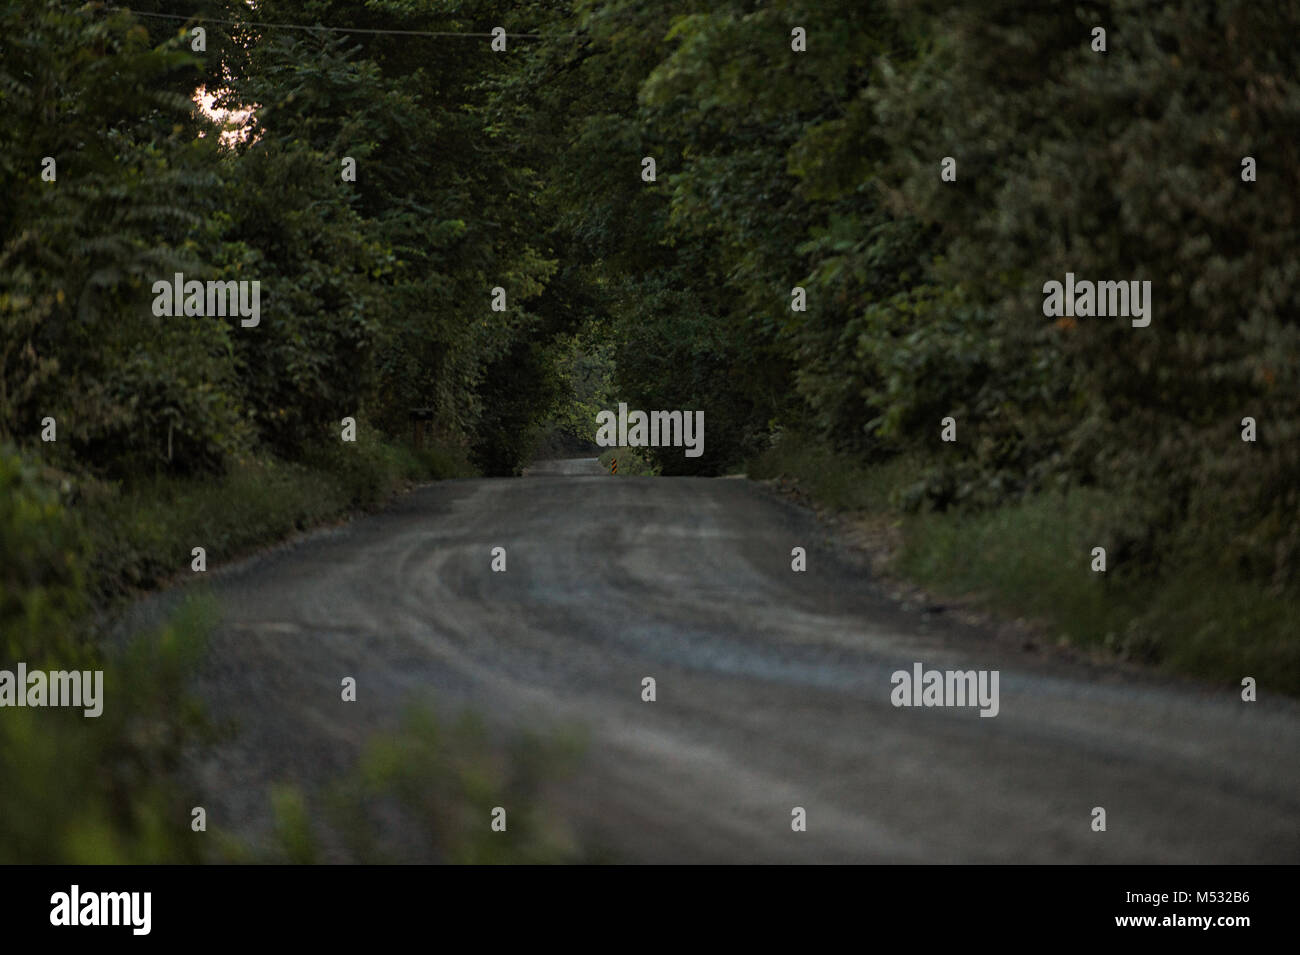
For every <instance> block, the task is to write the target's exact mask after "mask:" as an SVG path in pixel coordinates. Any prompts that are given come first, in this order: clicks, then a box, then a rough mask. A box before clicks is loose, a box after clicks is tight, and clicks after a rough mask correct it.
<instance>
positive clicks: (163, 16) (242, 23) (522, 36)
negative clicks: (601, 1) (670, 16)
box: [100, 7, 578, 40]
mask: <svg viewBox="0 0 1300 955" xmlns="http://www.w3.org/2000/svg"><path fill="white" fill-rule="evenodd" d="M100 9H102V10H116V11H119V12H121V13H129V14H131V15H133V16H137V17H154V18H156V19H159V20H181V21H183V22H186V23H188V22H190V21H191V20H192V21H195V22H198V23H220V24H222V25H224V26H235V27H269V28H271V29H280V30H306V31H308V32H309V33H368V34H372V35H375V36H428V37H493V36H495V34H492V33H446V32H439V31H434V30H374V29H369V28H366V27H326V26H307V25H306V24H302V23H268V22H266V21H257V20H220V19H217V18H215V17H202V16H183V15H181V14H177V13H147V12H145V11H144V10H132V9H131V8H129V7H101V8H100ZM577 35H578V34H576V33H507V34H506V36H507V38H509V39H512V40H544V39H553V38H556V37H573V36H577Z"/></svg>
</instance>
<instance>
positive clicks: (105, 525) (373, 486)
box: [77, 441, 475, 601]
mask: <svg viewBox="0 0 1300 955" xmlns="http://www.w3.org/2000/svg"><path fill="white" fill-rule="evenodd" d="M473 473H475V472H474V470H473V468H472V467H470V465H469V464H468V463H467V461H466V460H465V458H464V456H463V455H462V454H460V453H459V452H458V450H457V449H452V448H443V447H432V448H427V449H423V450H421V451H418V452H416V451H413V450H411V449H409V448H405V447H399V446H393V445H389V444H385V443H381V442H379V441H368V442H364V443H363V442H358V443H357V444H355V445H352V444H348V445H344V444H343V443H342V442H340V443H339V445H338V446H331V447H328V448H324V449H319V450H317V451H316V452H315V453H314V454H313V455H311V456H310V457H309V459H308V463H305V464H292V463H286V462H283V461H277V460H275V459H270V458H266V459H249V460H245V461H242V462H239V463H237V464H235V465H234V466H233V467H232V468H231V469H230V470H229V471H228V472H227V473H225V474H222V475H211V476H205V477H198V478H174V477H157V478H146V479H143V480H139V481H136V482H133V483H131V484H130V485H127V486H122V485H120V484H115V485H103V484H101V485H91V486H88V487H87V488H86V489H85V492H84V495H83V498H82V500H81V502H80V503H79V505H78V507H77V510H78V511H80V512H81V513H82V515H83V517H84V519H85V521H86V524H87V526H88V527H89V529H90V533H91V538H92V542H93V547H92V554H93V558H92V562H91V581H92V585H93V589H94V595H95V597H96V598H97V599H98V600H100V601H105V600H110V599H112V598H113V597H114V596H117V595H120V594H122V593H124V592H129V591H131V590H135V589H140V588H148V587H153V586H156V585H158V584H159V583H160V582H162V581H164V580H166V579H167V578H169V577H171V576H172V575H175V574H178V573H182V572H188V571H189V569H190V562H191V559H192V558H191V551H192V549H193V548H194V547H203V548H204V549H205V551H206V554H207V561H208V566H209V568H211V567H213V566H214V565H217V564H220V563H221V562H223V561H227V560H231V559H233V558H236V557H239V556H241V555H243V554H245V553H247V552H248V551H250V550H251V549H253V548H256V547H258V546H262V545H265V544H268V543H272V542H274V541H276V540H280V539H282V538H284V537H286V536H288V535H289V534H292V533H294V532H295V531H300V530H305V529H306V528H309V527H313V526H316V525H319V524H322V523H325V522H327V521H331V520H335V519H338V518H341V517H344V516H346V515H348V514H350V513H353V512H356V511H362V510H368V509H371V508H374V507H376V506H378V505H379V504H381V503H382V502H383V501H385V500H387V499H388V498H389V497H391V495H392V494H394V493H396V492H397V491H398V490H400V489H401V488H402V487H405V486H407V485H409V484H410V483H412V482H416V481H424V480H431V479H440V478H448V477H466V476H470V475H472V474H473Z"/></svg>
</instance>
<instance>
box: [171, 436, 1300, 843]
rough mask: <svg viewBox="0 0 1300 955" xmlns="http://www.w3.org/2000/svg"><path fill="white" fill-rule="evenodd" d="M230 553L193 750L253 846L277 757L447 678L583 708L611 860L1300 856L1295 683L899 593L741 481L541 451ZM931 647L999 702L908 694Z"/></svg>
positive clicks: (812, 525)
mask: <svg viewBox="0 0 1300 955" xmlns="http://www.w3.org/2000/svg"><path fill="white" fill-rule="evenodd" d="M795 546H802V547H805V548H807V551H808V569H807V571H806V572H805V573H794V572H792V571H791V566H790V563H791V557H790V552H791V548H792V547H795ZM494 547H504V548H505V549H506V555H507V557H506V559H507V570H506V572H504V573H494V572H493V571H492V570H491V567H490V565H491V550H492V548H494ZM209 577H211V578H212V587H213V589H214V592H215V594H216V596H217V598H218V600H219V601H220V603H221V606H222V608H223V614H224V616H223V619H222V622H221V624H220V626H219V627H218V629H217V632H216V633H215V635H214V637H213V640H212V649H211V653H210V655H209V658H208V661H207V664H206V666H205V668H204V670H203V673H202V676H201V679H200V681H199V689H200V691H201V693H202V695H203V696H204V697H205V698H206V700H207V701H208V703H209V705H210V708H211V710H212V712H213V714H214V715H216V716H218V717H220V718H223V719H233V720H235V721H237V723H238V727H239V732H238V735H237V736H235V737H234V738H233V739H230V740H228V741H226V742H224V743H222V744H220V745H219V746H217V747H216V749H215V750H213V751H211V752H210V753H209V754H208V755H206V756H204V757H203V758H201V759H199V760H197V761H196V762H195V766H194V771H195V773H196V778H197V779H198V781H199V785H200V786H201V788H202V790H203V792H204V798H205V799H206V800H207V807H208V812H209V817H210V819H211V820H212V822H213V824H214V825H221V826H223V827H225V828H227V829H230V830H232V831H234V832H235V833H236V834H237V835H240V836H243V837H244V838H246V839H248V840H251V841H252V842H254V843H255V844H256V843H257V842H259V840H264V839H265V838H266V834H267V830H268V826H269V815H268V796H267V793H268V787H269V785H270V784H271V783H272V782H273V781H276V780H293V781H295V782H298V783H299V784H301V785H303V786H304V787H305V788H306V789H307V790H308V791H309V792H312V791H314V790H315V788H317V787H319V786H321V785H324V784H327V783H328V782H329V781H330V780H331V779H334V778H337V777H338V776H339V775H340V774H343V773H346V772H348V771H349V769H350V768H351V767H352V766H353V765H354V764H355V762H356V759H357V755H358V753H359V752H360V751H361V748H362V746H363V744H364V743H365V742H366V740H367V739H370V738H373V737H374V736H375V735H376V734H384V733H387V732H389V731H390V730H391V729H392V727H394V726H395V725H397V723H398V721H399V719H400V717H401V714H402V712H403V710H404V708H405V707H406V706H407V704H409V703H410V702H411V701H412V700H415V699H420V698H423V697H426V696H428V697H431V698H432V699H434V700H436V701H437V702H438V704H439V705H440V706H443V707H446V708H448V709H451V710H457V709H460V708H466V707H468V708H473V709H474V710H477V711H479V712H481V713H483V714H485V715H486V716H487V717H488V718H489V719H490V721H491V722H492V724H493V725H496V726H501V727H507V728H508V727H526V728H530V729H535V730H536V729H540V730H543V731H546V730H548V728H550V727H556V728H562V727H571V726H580V727H584V728H585V732H586V733H587V735H588V742H587V747H586V753H585V756H584V758H583V760H582V762H581V763H580V765H579V766H578V767H577V769H576V770H574V771H573V772H572V773H571V775H569V776H567V777H565V778H564V779H563V780H562V781H561V782H560V783H559V784H557V786H556V787H555V791H554V793H553V797H552V798H553V810H552V811H554V812H556V813H558V814H560V815H561V816H562V817H563V819H564V821H565V823H566V825H567V826H568V827H569V828H570V829H571V830H572V832H573V833H574V835H575V837H576V838H577V839H578V840H579V841H580V842H581V843H583V844H585V845H593V846H599V847H601V849H602V850H603V851H604V852H606V853H608V854H609V857H611V858H615V859H619V860H626V861H650V862H678V861H680V862H776V861H800V862H849V861H861V862H975V861H979V862H1170V863H1176V862H1257V861H1276V862H1297V861H1300V834H1298V831H1300V759H1298V758H1297V757H1300V707H1298V706H1297V705H1296V704H1295V703H1294V702H1292V701H1287V700H1280V699H1276V698H1271V697H1270V695H1269V693H1268V690H1267V674H1253V675H1254V676H1256V677H1257V678H1258V679H1259V680H1260V683H1261V693H1260V695H1261V701H1260V702H1257V703H1253V704H1250V703H1243V702H1242V701H1241V700H1240V698H1239V696H1238V694H1237V693H1236V692H1233V691H1232V690H1231V689H1226V690H1225V689H1219V688H1210V687H1206V686H1205V685H1203V684H1199V683H1193V682H1188V681H1180V680H1174V679H1171V678H1168V677H1161V676H1157V675H1154V674H1144V673H1139V672H1134V671H1133V670H1130V669H1123V668H1120V667H1112V666H1101V665H1096V664H1085V663H1079V662H1071V661H1069V660H1065V659H1061V658H1059V657H1058V656H1056V655H1055V654H1053V653H1044V652H1041V651H1040V652H1029V651H1026V650H1025V649H1023V648H1022V647H1021V646H1020V645H1019V643H1018V642H1016V641H1008V640H1006V639H1004V638H1001V637H999V636H998V635H997V634H995V633H993V632H990V631H987V630H985V629H981V628H978V627H974V626H969V625H966V624H963V623H959V622H957V621H955V620H952V619H949V618H950V617H951V614H944V613H921V612H920V611H919V610H914V609H907V608H904V607H903V606H901V605H900V604H899V603H898V602H897V601H895V600H892V599H891V598H890V597H889V595H888V594H887V593H885V592H884V591H883V590H882V589H881V588H880V587H879V586H878V585H877V584H875V583H874V582H873V580H872V579H871V576H870V574H869V573H868V572H867V571H866V570H864V569H863V568H862V564H861V562H860V561H854V560H850V559H847V558H846V556H845V554H844V553H843V551H842V550H841V547H840V545H839V544H838V543H837V542H836V541H835V540H834V539H832V532H831V531H829V530H828V529H827V528H826V527H824V526H822V525H820V524H819V523H818V522H817V520H816V518H815V517H814V516H813V515H812V514H811V513H810V512H809V511H807V510H806V509H803V508H800V507H798V506H797V505H795V504H792V503H790V502H788V501H786V500H783V499H782V498H780V497H779V496H777V495H776V494H774V493H773V492H772V491H770V490H769V489H767V488H765V487H762V486H760V485H757V484H754V483H752V482H749V481H746V480H739V479H704V478H653V479H640V478H614V477H611V476H608V475H606V474H604V473H603V470H602V469H601V468H600V467H599V465H598V463H597V462H596V461H595V460H594V459H581V460H570V461H559V462H541V463H540V464H538V465H536V466H535V467H534V468H532V469H531V470H530V471H529V472H528V473H527V474H526V475H525V477H523V478H519V479H473V480H457V481H446V482H441V483H438V484H435V485H430V486H427V487H424V488H421V489H418V490H416V491H414V492H412V493H410V494H408V495H406V496H404V497H403V498H401V499H400V500H398V501H397V502H396V503H395V504H394V505H393V506H392V507H390V508H389V509H387V510H385V511H384V512H382V513H380V514H377V515H374V516H370V517H366V518H362V519H359V520H356V521H354V522H352V523H350V524H348V525H346V526H343V527H339V528H333V529H328V530H325V531H319V532H315V533H312V534H308V535H305V536H303V537H301V538H299V539H297V540H296V541H293V542H292V543H291V544H289V545H287V546H283V547H279V548H276V549H274V550H271V551H269V552H267V553H264V554H262V555H260V556H257V557H254V558H252V559H249V560H246V561H243V562H241V563H238V564H236V565H232V566H229V567H227V568H224V569H223V570H222V571H221V572H219V573H215V574H210V575H209ZM181 589H184V588H181ZM157 602H158V601H155V603H157ZM917 662H920V663H923V664H924V665H925V667H926V668H937V669H987V670H997V671H999V674H1000V681H999V687H1000V701H999V704H1000V705H999V712H998V715H997V716H996V717H994V718H981V717H980V716H979V714H978V712H977V710H976V709H973V708H969V707H967V708H957V707H951V708H924V707H894V706H893V705H891V702H890V691H891V689H892V687H891V683H890V675H891V673H893V672H894V671H896V670H907V671H909V672H910V671H911V670H912V667H913V664H914V663H917ZM344 676H353V677H355V678H356V680H357V686H358V698H357V701H356V702H355V703H342V702H341V701H340V694H339V686H340V680H341V678H342V677H344ZM647 676H648V677H653V678H654V679H655V681H656V689H657V699H656V701H655V702H652V703H651V702H643V701H642V698H641V688H642V680H643V678H644V677H647ZM795 806H799V807H803V808H804V809H805V811H806V814H807V830H806V831H804V832H795V831H792V828H791V818H792V817H791V812H792V808H793V807H795ZM1097 806H1100V807H1104V809H1105V810H1106V817H1107V819H1106V822H1107V829H1106V831H1105V832H1094V831H1093V830H1092V828H1091V825H1090V824H1091V821H1092V809H1093V807H1097ZM487 811H488V810H487V808H486V807H485V809H484V816H483V819H484V823H483V824H484V825H485V826H486V825H487Z"/></svg>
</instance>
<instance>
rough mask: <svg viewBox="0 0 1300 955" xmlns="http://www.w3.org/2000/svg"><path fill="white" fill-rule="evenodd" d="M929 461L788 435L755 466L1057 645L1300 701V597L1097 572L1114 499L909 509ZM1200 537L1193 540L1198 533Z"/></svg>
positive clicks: (1227, 580) (1251, 585)
mask: <svg viewBox="0 0 1300 955" xmlns="http://www.w3.org/2000/svg"><path fill="white" fill-rule="evenodd" d="M920 464H921V462H918V461H916V460H910V461H909V460H903V459H897V460H893V461H890V462H887V463H885V464H881V465H878V466H875V467H871V466H864V465H862V464H861V463H859V462H855V461H853V460H852V459H850V458H847V457H845V456H842V455H838V454H835V453H834V452H831V451H829V450H827V449H825V448H821V447H818V446H817V445H815V444H814V443H811V442H808V441H805V440H801V439H799V438H797V437H787V438H786V439H784V440H782V441H780V442H778V444H777V445H776V446H775V447H773V448H772V449H771V450H769V451H767V452H765V453H764V454H763V455H762V456H760V457H759V458H758V459H757V460H755V461H753V462H751V466H750V469H749V474H750V476H751V477H756V478H767V477H778V476H785V477H790V478H794V479H795V480H796V481H797V482H798V484H799V486H800V487H801V488H803V489H804V490H805V491H807V492H808V493H809V494H810V495H811V496H812V498H813V499H814V501H816V502H817V503H819V504H821V505H823V506H826V507H830V508H832V509H834V510H838V511H854V512H867V513H871V514H876V515H886V516H888V517H889V519H890V520H891V521H893V522H894V523H895V524H896V525H897V526H898V527H899V528H900V530H901V538H902V543H901V547H900V548H899V550H898V552H897V554H896V555H895V556H894V557H893V559H892V561H891V564H890V565H889V570H890V572H892V573H896V574H898V575H900V576H902V577H904V578H906V579H909V580H912V581H914V582H916V583H918V584H920V585H921V586H923V587H925V588H926V589H927V590H930V591H932V592H933V593H935V594H937V595H940V596H946V597H949V598H955V597H966V598H970V599H972V600H973V602H974V603H975V604H977V605H978V606H981V607H984V608H986V609H989V610H992V611H995V612H998V613H1001V614H1004V615H1011V616H1016V617H1027V618H1030V619H1032V620H1034V621H1035V622H1036V623H1037V624H1038V625H1040V626H1041V627H1043V628H1044V629H1045V631H1046V634H1047V635H1048V636H1049V637H1050V638H1052V639H1054V640H1055V639H1063V640H1065V641H1066V642H1068V643H1070V644H1073V645H1076V646H1081V647H1098V648H1105V649H1106V650H1108V651H1110V652H1112V653H1114V654H1115V655H1117V656H1119V657H1121V658H1125V659H1130V660H1136V661H1139V662H1143V663H1148V664H1155V665H1158V666H1161V667H1164V668H1167V669H1169V670H1172V671H1177V672H1181V673H1186V674H1191V675H1195V676H1199V677H1203V678H1206V679H1209V680H1212V681H1215V682H1220V683H1226V684H1231V685H1233V686H1239V685H1240V682H1241V679H1242V677H1245V676H1253V677H1255V678H1256V680H1257V681H1259V684H1260V686H1261V687H1262V688H1268V689H1272V690H1274V691H1277V692H1284V693H1288V694H1291V695H1300V640H1297V637H1296V634H1295V621H1296V620H1298V619H1300V594H1295V593H1294V592H1284V593H1277V592H1273V591H1268V590H1266V588H1265V587H1264V586H1262V585H1261V584H1260V583H1258V582H1253V581H1248V580H1243V579H1238V578H1234V577H1233V576H1232V575H1231V574H1227V573H1225V572H1223V571H1222V570H1221V569H1218V568H1215V567H1213V566H1210V565H1209V564H1208V563H1207V561H1206V560H1205V559H1204V558H1198V557H1195V556H1193V555H1191V554H1186V555H1171V556H1172V558H1173V559H1170V560H1168V561H1167V562H1166V563H1167V564H1168V565H1169V566H1173V567H1177V568H1179V570H1178V571H1177V572H1176V573H1172V574H1166V575H1164V576H1163V577H1159V578H1156V579H1150V578H1149V577H1148V576H1146V575H1144V574H1143V573H1142V571H1141V569H1140V568H1136V567H1125V566H1122V565H1118V566H1117V565H1116V564H1114V563H1111V564H1110V565H1109V566H1108V568H1107V571H1106V573H1095V572H1093V571H1092V569H1091V562H1092V558H1091V552H1092V548H1093V547H1096V546H1105V543H1106V540H1107V532H1106V530H1105V528H1106V526H1107V517H1108V516H1109V515H1113V514H1114V513H1116V512H1117V511H1118V512H1122V511H1123V508H1122V507H1121V505H1123V504H1125V503H1126V502H1124V501H1122V500H1120V499H1119V498H1118V496H1117V495H1116V494H1115V493H1114V492H1111V491H1103V490H1097V489H1080V488H1076V489H1073V490H1071V491H1069V492H1044V493H1041V494H1038V495H1035V496H1031V497H1028V498H1026V499H1024V500H1022V501H1019V502H1016V503H1009V504H1004V505H1001V506H998V507H995V508H990V509H986V510H979V511H974V512H962V511H960V510H952V511H945V512H941V513H940V512H933V511H922V512H919V513H905V512H904V510H903V509H902V508H901V507H900V504H899V502H900V500H901V499H902V496H903V491H904V489H905V488H906V487H907V486H908V485H909V484H912V483H913V482H914V481H915V479H916V476H917V474H918V472H919V467H920ZM1193 536H1194V535H1193Z"/></svg>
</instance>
